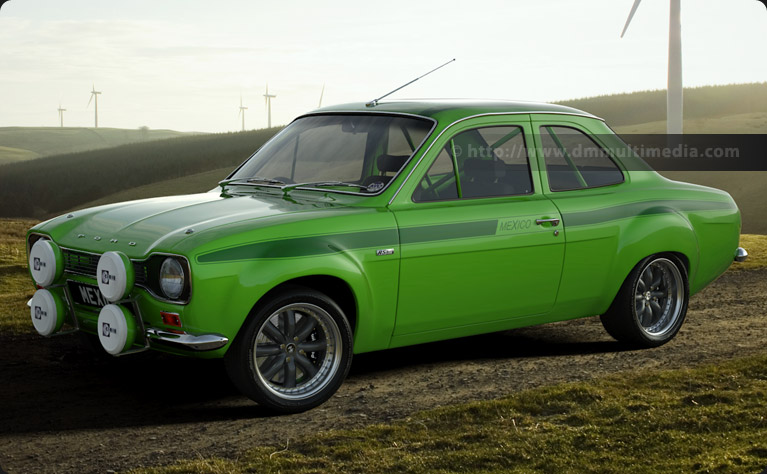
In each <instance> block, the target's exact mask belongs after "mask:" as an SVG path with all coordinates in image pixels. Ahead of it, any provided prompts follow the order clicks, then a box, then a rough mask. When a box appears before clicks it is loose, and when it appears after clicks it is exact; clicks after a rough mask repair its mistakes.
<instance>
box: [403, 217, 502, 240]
mask: <svg viewBox="0 0 767 474" xmlns="http://www.w3.org/2000/svg"><path fill="white" fill-rule="evenodd" d="M497 228H498V220H497V219H494V220H491V221H479V222H459V223H455V224H441V225H427V226H420V227H403V228H401V229H400V230H399V235H400V240H401V242H402V244H403V245H404V244H415V243H419V242H433V241H437V240H450V239H467V238H469V237H481V236H487V235H495V231H496V229H497Z"/></svg>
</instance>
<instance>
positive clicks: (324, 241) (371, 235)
mask: <svg viewBox="0 0 767 474" xmlns="http://www.w3.org/2000/svg"><path fill="white" fill-rule="evenodd" d="M397 240H398V239H397V230H396V229H385V230H370V231H365V232H351V233H347V234H331V235H321V236H312V237H297V238H294V239H283V240H271V241H268V242H257V243H254V244H246V245H240V246H238V247H231V248H228V249H223V250H216V251H214V252H211V253H206V254H204V255H200V256H199V257H197V261H198V262H200V263H211V262H225V261H232V260H251V259H263V258H290V257H309V256H312V255H325V254H331V253H338V252H343V251H345V250H352V249H358V248H366V247H387V246H388V247H394V246H396V245H397Z"/></svg>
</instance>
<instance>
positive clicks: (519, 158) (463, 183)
mask: <svg viewBox="0 0 767 474" xmlns="http://www.w3.org/2000/svg"><path fill="white" fill-rule="evenodd" d="M456 166H457V170H458V172H457V173H456V172H455V167H456ZM451 173H452V176H451ZM456 174H457V175H458V180H457V182H456V179H455V175H456ZM435 178H437V179H435ZM532 192H533V183H532V178H531V175H530V163H529V161H528V157H527V146H526V144H525V137H524V133H523V130H522V127H518V126H497V127H484V128H475V129H472V130H467V131H465V132H461V133H459V134H457V135H455V136H454V137H452V138H451V139H450V141H448V143H447V145H446V146H445V147H444V148H443V149H442V151H441V152H440V155H439V156H438V157H437V159H436V160H435V161H434V164H433V165H432V167H431V168H430V169H429V172H428V173H427V174H426V176H424V178H423V180H422V181H421V183H420V186H419V188H418V190H417V191H416V195H414V196H413V200H414V201H421V202H423V201H427V200H429V201H435V200H445V199H456V198H463V199H470V198H482V197H493V196H513V195H520V194H529V193H532Z"/></svg>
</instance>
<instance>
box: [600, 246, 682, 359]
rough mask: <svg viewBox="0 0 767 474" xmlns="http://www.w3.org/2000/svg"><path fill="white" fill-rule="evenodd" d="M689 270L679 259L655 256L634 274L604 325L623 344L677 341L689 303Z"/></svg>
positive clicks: (603, 317) (603, 322)
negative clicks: (674, 339)
mask: <svg viewBox="0 0 767 474" xmlns="http://www.w3.org/2000/svg"><path fill="white" fill-rule="evenodd" d="M689 293H690V291H689V285H688V281H687V270H686V268H685V266H684V265H683V264H682V263H681V262H680V261H679V259H678V258H676V257H674V256H671V255H655V256H651V257H648V258H646V259H644V260H642V261H641V262H640V263H639V264H638V265H637V266H636V267H634V269H633V270H632V271H631V273H630V274H629V276H628V277H627V278H626V281H625V282H624V283H623V286H621V289H620V291H619V292H618V295H617V296H616V297H615V300H614V301H613V303H612V305H610V308H609V309H608V310H607V312H606V313H605V314H603V315H602V316H601V320H602V325H603V326H604V328H605V329H606V330H607V332H608V333H609V334H610V335H611V336H613V337H614V338H615V339H617V340H619V341H621V342H627V343H630V344H636V345H639V346H643V347H657V346H660V345H662V344H665V343H666V342H668V341H670V340H671V339H673V338H674V336H675V335H676V333H677V332H679V328H680V327H681V326H682V323H683V322H684V318H685V315H686V314H687V302H688V300H689Z"/></svg>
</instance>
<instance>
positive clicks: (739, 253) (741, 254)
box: [735, 247, 748, 262]
mask: <svg viewBox="0 0 767 474" xmlns="http://www.w3.org/2000/svg"><path fill="white" fill-rule="evenodd" d="M747 258H748V252H747V251H746V249H744V248H743V247H738V250H736V251H735V261H736V262H745V261H746V259H747Z"/></svg>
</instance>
